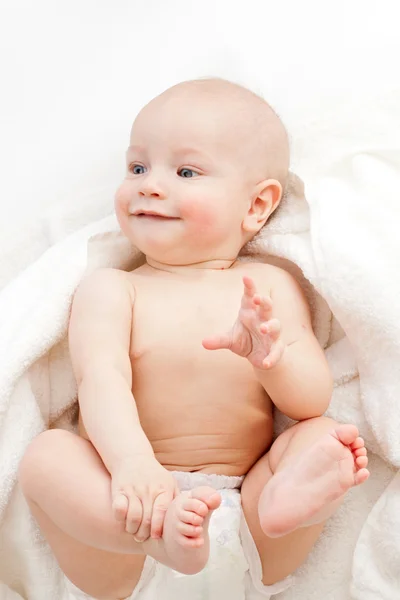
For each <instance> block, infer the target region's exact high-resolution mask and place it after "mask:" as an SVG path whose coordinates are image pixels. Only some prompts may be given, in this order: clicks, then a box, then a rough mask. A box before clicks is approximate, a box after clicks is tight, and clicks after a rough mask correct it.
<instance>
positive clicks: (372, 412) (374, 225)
mask: <svg viewBox="0 0 400 600" xmlns="http://www.w3.org/2000/svg"><path fill="white" fill-rule="evenodd" d="M357 160H358V168H362V169H363V177H364V180H365V181H367V179H368V178H366V173H367V174H369V173H372V172H373V171H374V169H373V168H372V167H371V165H370V164H368V161H369V160H371V159H370V158H369V157H366V158H365V160H366V161H367V168H365V167H364V166H363V165H362V164H361V166H360V159H357ZM350 162H351V161H350ZM346 165H348V161H347V163H346ZM373 166H374V167H375V166H376V165H373ZM378 166H379V165H378ZM338 168H340V165H338ZM384 176H387V173H384ZM335 181H336V179H331V178H330V177H326V178H324V179H322V180H319V181H316V183H315V185H314V187H313V188H312V189H311V190H310V194H309V199H310V206H311V233H310V211H309V207H308V205H307V202H306V201H305V198H304V195H303V188H302V184H301V181H300V180H299V179H297V178H295V177H293V179H292V187H291V189H290V193H289V195H288V198H287V199H286V200H285V202H284V203H283V205H282V207H281V209H280V211H279V212H278V214H277V215H276V216H275V217H274V218H273V220H272V221H271V223H270V224H269V226H267V227H266V228H265V229H264V230H263V233H262V235H261V236H260V237H259V238H258V239H257V240H255V241H254V242H253V243H252V244H251V245H250V246H249V247H248V248H247V249H246V252H244V255H245V256H247V257H249V255H250V257H251V258H252V259H254V258H256V257H257V256H259V255H260V256H261V257H262V258H263V259H266V257H267V255H268V256H270V257H271V260H272V261H273V262H276V263H279V264H284V265H285V266H287V267H288V268H289V270H290V271H292V272H293V274H294V275H295V276H296V277H298V279H299V281H300V282H301V284H302V285H303V286H304V289H305V291H306V294H307V296H308V298H309V300H310V304H311V306H312V310H313V321H314V327H315V331H316V334H317V337H318V339H319V340H320V343H321V344H322V345H323V346H324V347H325V348H326V355H327V358H328V361H329V363H330V366H331V369H332V372H333V374H334V378H335V390H334V395H333V400H332V404H331V407H330V409H329V414H331V415H332V416H334V417H335V418H337V419H338V420H341V421H350V422H354V423H356V424H357V425H358V427H359V428H360V431H361V434H362V435H363V436H364V437H365V438H366V440H367V443H368V446H369V448H370V449H372V450H373V451H374V452H376V453H377V454H378V455H379V456H380V457H381V458H383V459H387V460H390V461H391V462H392V464H393V465H396V466H397V465H398V464H399V461H400V447H399V444H400V442H399V439H398V437H397V436H396V428H397V431H399V427H398V421H399V418H400V409H397V410H396V402H395V399H396V384H397V383H398V369H397V365H398V364H399V358H400V355H399V353H400V348H399V340H400V335H399V334H400V332H399V325H400V319H399V316H400V315H399V313H398V311H399V309H398V308H397V306H398V305H396V300H395V299H396V298H398V297H399V295H398V294H396V292H397V291H400V290H399V278H398V277H397V266H396V256H397V257H398V256H399V251H398V236H397V233H396V231H395V230H394V229H395V222H394V215H396V214H397V213H396V210H398V209H397V207H396V206H394V204H395V202H394V201H393V203H392V202H391V200H390V199H389V200H388V203H387V204H386V207H385V210H381V211H379V210H378V209H377V206H376V200H375V194H374V189H373V186H372V185H370V183H371V182H368V185H366V186H365V189H364V188H363V189H361V190H358V189H356V190H355V189H351V188H350V187H349V184H344V185H343V186H342V187H341V188H340V189H338V184H337V183H335ZM395 189H396V188H393V190H395ZM397 189H399V187H397ZM390 209H392V210H391V211H390ZM360 215H361V216H360ZM140 260H141V257H140V255H139V254H138V253H137V252H136V251H135V250H133V249H132V248H131V247H130V246H129V244H128V243H127V241H126V240H125V239H124V238H123V237H122V235H121V234H120V233H119V231H118V227H117V224H116V220H115V218H114V217H107V218H105V219H102V220H101V221H97V222H95V223H93V224H91V225H89V226H86V227H84V228H83V229H81V230H79V231H78V232H76V233H74V234H72V235H70V236H68V237H66V238H64V239H61V241H59V242H58V243H56V244H55V245H54V246H53V247H52V248H50V249H49V250H47V251H46V253H45V254H43V255H42V256H41V257H40V258H39V259H38V260H36V262H35V263H34V264H33V265H31V267H30V268H29V269H27V270H26V271H25V272H23V273H22V274H20V275H19V276H18V277H17V278H16V279H15V280H14V281H13V282H12V283H11V284H9V285H8V286H7V287H6V288H5V289H4V290H3V292H2V293H1V295H0V332H1V338H0V456H1V463H0V541H1V544H0V580H2V581H4V582H5V583H6V584H7V585H8V586H9V587H10V588H12V589H14V590H16V591H17V592H19V593H20V594H21V595H22V596H23V597H25V598H28V599H29V600H42V599H43V598H45V597H46V598H47V597H49V598H50V597H53V598H62V596H63V593H64V592H63V583H62V578H61V576H60V573H59V571H58V569H57V567H56V564H55V561H54V560H53V558H52V555H51V553H50V552H49V548H48V546H47V545H46V544H45V543H44V541H43V539H42V538H41V537H40V535H38V532H37V529H36V526H35V524H34V523H33V521H32V519H31V518H30V517H29V514H28V511H27V508H26V506H25V504H24V501H23V499H22V498H21V494H20V491H19V489H18V487H15V483H16V473H17V467H18V463H19V461H20V459H21V457H22V456H23V453H24V451H25V449H26V447H27V445H28V443H29V442H30V441H31V439H33V437H35V435H37V434H38V433H39V432H40V431H42V430H44V429H45V428H47V427H48V426H49V425H50V424H55V423H58V424H60V423H63V424H64V426H70V423H71V418H72V411H71V408H72V407H73V405H74V401H75V399H76V386H75V382H74V378H73V375H72V371H71V366H70V362H69V356H68V348H67V345H66V339H65V334H66V329H67V323H68V317H69V310H70V305H71V301H72V296H73V293H74V290H75V289H76V286H77V285H78V283H79V281H80V280H81V279H82V277H83V275H84V273H85V272H86V271H87V270H91V269H93V268H96V267H98V266H115V267H120V268H126V269H127V268H133V267H134V266H137V264H139V262H140ZM383 290H387V292H386V293H385V294H383V293H382V291H383ZM389 290H390V293H389ZM316 291H317V292H319V293H320V294H321V295H319V294H318V293H316ZM322 297H323V298H322ZM392 299H393V302H391V300H392ZM331 311H332V312H331ZM332 313H333V315H334V316H333V315H332ZM343 331H344V332H345V333H346V335H345V336H344V334H343ZM360 390H361V393H360ZM372 463H373V464H376V465H379V472H380V475H382V476H381V477H380V478H378V477H376V478H375V480H374V477H372V478H371V480H374V482H375V486H374V487H372V486H371V484H370V482H368V483H369V486H368V484H366V485H365V486H364V490H365V491H363V487H361V488H358V489H357V490H356V491H355V492H353V493H352V494H351V495H350V496H349V498H348V499H347V501H346V503H345V505H344V507H342V509H341V511H339V513H338V515H337V516H336V517H334V518H333V519H332V520H331V522H330V524H329V525H328V527H327V530H326V532H325V534H324V536H323V537H322V539H321V541H320V544H319V545H318V546H317V548H316V550H315V552H314V553H313V555H312V557H311V558H310V561H309V566H310V569H311V572H313V577H314V586H311V587H310V588H309V591H308V592H306V591H304V589H305V587H304V586H303V593H304V594H305V595H304V596H301V595H300V593H301V590H302V579H301V576H300V577H299V580H298V584H297V586H296V590H297V592H295V591H288V592H285V594H284V595H282V598H285V599H286V600H288V599H289V598H291V597H292V596H291V594H296V593H298V594H299V595H298V596H297V595H295V596H293V597H296V598H298V597H304V598H307V600H308V599H311V598H312V597H313V592H312V588H313V587H314V588H316V585H315V583H316V579H317V577H318V574H317V569H316V567H315V565H316V564H317V565H318V571H319V572H320V573H321V572H323V571H321V563H322V564H323V563H324V561H325V557H326V555H327V554H326V549H325V548H324V543H326V542H327V540H330V541H331V540H332V537H333V538H334V539H335V540H336V541H338V543H337V545H336V554H335V557H332V561H334V560H336V561H338V564H340V560H341V558H342V556H343V555H344V554H345V552H344V549H343V548H349V552H350V556H351V554H352V548H353V546H354V539H355V537H356V536H357V535H358V532H359V531H360V529H361V527H362V525H363V519H365V516H366V513H367V511H369V510H370V508H371V506H372V504H373V502H374V500H375V499H376V497H377V493H378V494H379V493H380V491H382V489H383V487H384V486H385V485H386V483H387V482H388V481H389V479H390V477H391V470H390V469H389V468H387V467H385V466H384V463H383V462H382V460H381V459H379V458H378V457H376V458H374V457H373V461H372ZM395 494H396V487H395V486H394V487H388V489H387V491H386V492H385V494H384V495H383V496H382V497H381V498H380V500H379V502H378V504H377V505H376V507H375V508H374V511H372V512H371V514H370V516H369V518H368V519H367V521H366V523H365V525H364V528H363V531H362V535H361V537H360V542H359V544H358V546H357V549H356V552H355V554H354V564H353V581H352V586H353V594H355V596H354V597H355V598H360V599H361V598H363V600H364V599H365V598H367V597H368V596H367V595H366V593H367V592H366V590H367V591H368V592H370V594H373V590H374V589H375V588H374V586H375V585H378V584H379V577H380V578H381V579H382V578H383V579H384V581H385V585H386V588H387V590H388V591H387V595H384V596H381V597H382V598H385V599H386V598H387V599H388V600H389V598H390V600H393V598H395V597H396V594H394V592H393V590H395V589H398V587H399V585H400V576H399V575H398V574H396V573H397V572H396V571H395V570H394V569H393V570H392V572H390V577H385V574H383V575H382V573H377V572H376V573H375V574H374V571H377V570H379V565H375V564H374V563H373V560H372V558H373V556H374V551H373V545H374V544H376V543H377V542H379V541H380V537H379V536H381V538H384V539H385V540H386V541H388V543H387V544H386V542H385V544H383V543H382V544H381V548H382V557H383V558H384V557H385V555H384V552H385V551H386V552H387V554H389V552H391V553H392V554H393V548H397V551H398V544H399V542H398V539H400V538H399V536H398V535H396V533H397V532H396V527H397V528H398V527H399V525H398V519H397V515H396V514H395V504H396V503H395V502H394V501H393V498H394V497H395ZM392 504H393V509H392V510H391V511H389V516H386V517H385V518H386V519H388V518H389V520H390V523H389V526H388V527H386V528H377V527H376V523H379V522H380V521H382V516H381V515H382V508H383V507H384V506H386V510H387V507H389V508H390V507H391V506H392ZM354 515H362V517H360V516H359V517H358V520H357V518H355V517H354ZM341 520H343V523H344V526H343V528H342V527H341V525H342V521H341ZM350 532H351V535H352V540H353V543H352V544H350V546H349V543H348V538H349V535H350ZM344 534H345V535H344ZM388 536H389V538H390V540H388V539H387V538H388ZM381 541H382V540H381ZM389 541H390V543H389ZM387 558H388V561H389V562H390V560H389V559H390V556H388V557H387ZM332 564H333V563H332ZM313 567H314V568H313ZM365 571H367V572H368V574H369V576H368V578H367V577H365V576H364V574H365ZM303 577H304V581H305V582H306V581H307V573H306V574H305V575H303ZM349 577H350V572H349ZM332 585H334V583H333V580H332ZM340 586H342V587H340ZM343 586H344V587H343ZM386 588H385V589H386ZM10 593H11V592H10ZM336 593H338V594H340V595H337V596H336V595H335V594H336ZM348 593H349V592H348V583H347V582H346V583H345V584H344V583H343V580H341V582H337V587H336V591H333V592H332V594H333V595H331V596H329V597H330V598H332V600H333V598H335V599H336V598H337V599H338V600H339V599H340V600H344V599H345V598H347V597H348V595H347V594H348ZM385 593H386V592H385ZM363 594H364V595H363ZM390 594H392V595H390ZM393 594H394V595H393ZM10 597H11V596H10ZM325 597H328V596H325ZM370 597H371V598H372V597H373V596H372V595H370ZM318 598H320V596H318ZM374 598H376V596H374Z"/></svg>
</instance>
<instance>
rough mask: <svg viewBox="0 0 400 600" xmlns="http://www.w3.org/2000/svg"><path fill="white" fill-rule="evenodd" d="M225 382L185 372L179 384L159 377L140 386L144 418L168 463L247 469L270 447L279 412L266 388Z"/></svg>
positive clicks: (229, 471)
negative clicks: (190, 376)
mask: <svg viewBox="0 0 400 600" xmlns="http://www.w3.org/2000/svg"><path fill="white" fill-rule="evenodd" d="M153 381H154V380H153ZM161 381H162V379H161ZM221 383H222V385H219V384H218V381H215V380H214V381H213V384H212V385H209V384H208V382H207V380H205V381H204V380H203V381H202V380H201V379H197V380H196V384H195V385H191V384H190V382H188V381H186V380H185V378H184V377H183V378H182V377H181V381H180V384H179V386H175V385H174V384H173V382H172V383H171V382H170V385H163V386H159V385H158V384H157V381H154V384H153V385H146V386H143V387H142V388H141V390H140V393H138V392H139V390H137V392H136V393H135V390H134V395H135V399H136V405H137V408H138V413H139V418H140V423H141V425H142V427H143V430H144V432H145V434H146V436H147V437H148V439H149V441H150V443H151V445H152V447H153V450H154V452H155V455H156V458H157V460H158V461H159V462H160V463H161V464H162V465H163V466H164V467H165V468H167V469H170V470H178V471H179V470H180V471H202V472H204V473H217V474H224V475H245V474H246V473H247V472H248V471H249V469H250V468H251V467H252V465H253V464H254V463H255V462H256V461H257V459H258V458H259V457H260V456H262V455H263V454H264V453H265V452H266V451H267V450H268V448H269V446H270V444H271V440H272V435H273V416H272V404H271V401H270V399H269V398H268V397H267V396H266V394H265V392H264V390H263V389H262V388H261V386H260V385H259V384H258V382H254V381H247V385H240V384H239V383H238V382H237V383H238V385H236V386H235V385H227V383H226V381H225V382H223V381H222V382H221ZM164 384H166V381H165V380H164ZM157 388H158V389H157ZM166 390H168V392H167V393H166Z"/></svg>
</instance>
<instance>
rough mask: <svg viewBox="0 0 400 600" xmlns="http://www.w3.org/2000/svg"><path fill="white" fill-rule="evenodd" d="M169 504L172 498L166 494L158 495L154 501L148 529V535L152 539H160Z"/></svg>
mask: <svg viewBox="0 0 400 600" xmlns="http://www.w3.org/2000/svg"><path fill="white" fill-rule="evenodd" d="M171 502H172V496H171V495H170V494H168V493H167V492H164V493H163V494H160V495H159V496H157V498H156V499H155V500H154V505H153V514H152V517H151V527H150V535H151V537H152V538H154V539H157V538H160V537H161V536H162V532H163V526H164V520H165V514H166V512H167V510H168V507H169V505H170V504H171Z"/></svg>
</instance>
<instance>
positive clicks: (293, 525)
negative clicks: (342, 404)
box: [242, 417, 368, 585]
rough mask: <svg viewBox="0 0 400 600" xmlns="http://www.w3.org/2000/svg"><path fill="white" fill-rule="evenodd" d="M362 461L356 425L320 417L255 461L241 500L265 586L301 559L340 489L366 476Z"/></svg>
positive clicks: (300, 425) (339, 498) (333, 506)
mask: <svg viewBox="0 0 400 600" xmlns="http://www.w3.org/2000/svg"><path fill="white" fill-rule="evenodd" d="M366 464H367V458H366V451H365V448H364V446H363V443H362V440H361V438H358V431H357V428H356V427H354V426H352V425H338V424H337V423H336V422H335V421H333V420H331V419H327V418H325V417H320V418H316V419H310V420H308V421H304V422H302V423H297V424H296V425H294V426H293V427H292V428H290V429H289V430H287V431H286V432H285V433H283V434H282V435H281V436H280V437H279V438H278V439H277V440H276V441H275V443H274V444H273V446H272V447H271V450H270V452H269V453H268V454H267V455H266V456H264V457H262V458H261V459H260V460H259V461H258V462H257V463H256V464H255V465H254V467H253V468H252V469H251V470H250V472H249V473H248V475H247V476H246V479H245V481H244V482H243V486H242V504H243V511H244V514H245V517H246V521H247V523H248V525H249V529H250V532H251V534H252V536H253V538H254V541H255V543H256V546H257V548H258V551H259V555H260V558H261V562H262V566H263V582H264V584H266V585H270V584H272V583H275V582H277V581H280V580H281V579H283V578H284V577H286V576H287V575H289V574H291V573H292V572H293V571H295V570H296V569H297V568H298V567H299V566H300V565H301V564H302V563H303V562H304V560H305V559H306V558H307V555H308V554H309V552H310V550H311V548H312V547H313V545H314V543H315V542H316V540H317V539H318V537H319V535H320V533H321V531H322V529H323V526H324V523H325V521H326V519H327V518H329V517H330V516H331V515H332V514H333V513H334V512H335V510H336V508H337V507H338V506H339V504H340V502H341V501H342V499H343V496H344V494H345V492H346V491H347V490H348V489H349V488H350V487H352V486H354V485H357V484H358V483H362V481H365V479H366V478H367V477H368V471H367V470H366V469H365V466H366ZM278 536H279V537H278Z"/></svg>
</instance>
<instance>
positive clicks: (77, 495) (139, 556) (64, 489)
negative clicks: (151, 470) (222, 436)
mask: <svg viewBox="0 0 400 600" xmlns="http://www.w3.org/2000/svg"><path fill="white" fill-rule="evenodd" d="M19 478H20V483H21V486H22V490H23V492H24V494H25V497H26V499H27V501H28V503H29V506H30V508H31V511H32V513H33V515H34V516H35V518H36V519H37V521H38V523H39V526H40V528H41V530H42V531H43V534H44V536H45V537H46V539H47V540H48V542H49V544H50V546H51V548H52V550H53V552H54V554H55V556H56V558H57V560H58V562H59V564H60V567H61V569H62V570H63V571H64V573H65V574H66V575H67V577H68V578H69V579H71V581H72V582H73V583H75V585H77V586H78V587H79V588H80V589H82V590H84V591H85V592H86V593H88V594H90V595H92V596H95V597H96V598H113V597H114V598H121V597H122V598H123V597H126V596H129V595H130V594H131V592H132V590H133V589H134V588H135V586H136V583H137V581H138V580H139V577H140V574H141V571H142V568H143V563H144V557H145V555H146V554H148V555H150V556H152V557H153V558H155V559H156V560H159V561H160V562H162V563H164V564H168V565H169V566H171V567H172V568H174V569H175V570H178V571H182V572H197V571H198V570H200V569H201V568H202V567H203V566H204V563H205V560H206V559H207V557H205V556H204V553H205V549H204V547H203V546H204V543H203V544H202V543H201V539H203V540H204V539H206V531H207V525H208V514H209V512H210V510H212V509H213V508H216V506H217V505H218V504H219V494H216V493H215V490H212V489H211V488H205V489H204V488H199V490H193V492H192V498H191V499H189V500H191V501H192V502H191V503H189V504H190V506H189V505H188V504H187V503H188V498H187V496H185V495H179V496H178V497H177V498H176V499H175V500H174V502H172V504H171V506H170V508H169V509H168V511H167V514H166V523H168V527H167V528H166V532H165V534H164V535H163V538H162V539H158V540H152V539H150V540H147V541H146V542H143V543H138V542H135V540H134V539H133V536H132V535H131V534H128V533H126V532H125V531H124V524H123V523H121V522H118V521H116V520H115V519H114V517H113V515H112V510H111V486H110V481H111V480H110V475H109V473H108V471H107V470H106V469H105V467H104V465H103V462H102V461H101V459H100V457H99V455H98V454H97V452H96V450H95V449H94V448H93V446H92V444H91V443H90V442H88V441H86V440H84V439H82V438H80V437H78V436H76V435H74V434H72V433H69V432H68V431H62V430H52V431H46V432H45V433H42V434H41V435H40V436H38V437H37V438H36V439H35V440H34V441H33V442H32V444H31V445H30V447H29V448H28V450H27V453H26V455H25V457H24V458H23V460H22V463H21V467H20V473H19ZM194 503H195V504H196V505H194ZM190 513H192V514H190ZM197 516H199V518H200V520H201V521H202V524H203V528H202V529H201V528H199V530H197V529H196V527H193V526H191V525H190V524H188V521H189V522H190V520H191V519H192V520H193V518H194V520H196V518H197ZM181 517H182V518H181ZM203 521H204V523H203ZM182 532H183V535H182ZM167 534H168V535H167ZM196 537H197V538H200V539H199V540H195V539H193V538H196ZM180 543H181V544H182V545H184V546H185V552H184V554H183V553H181V554H179V553H178V552H177V544H178V545H179V544H180ZM206 550H207V548H206ZM198 555H199V556H200V558H199V557H198ZM183 559H184V560H183ZM181 563H182V564H181Z"/></svg>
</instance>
